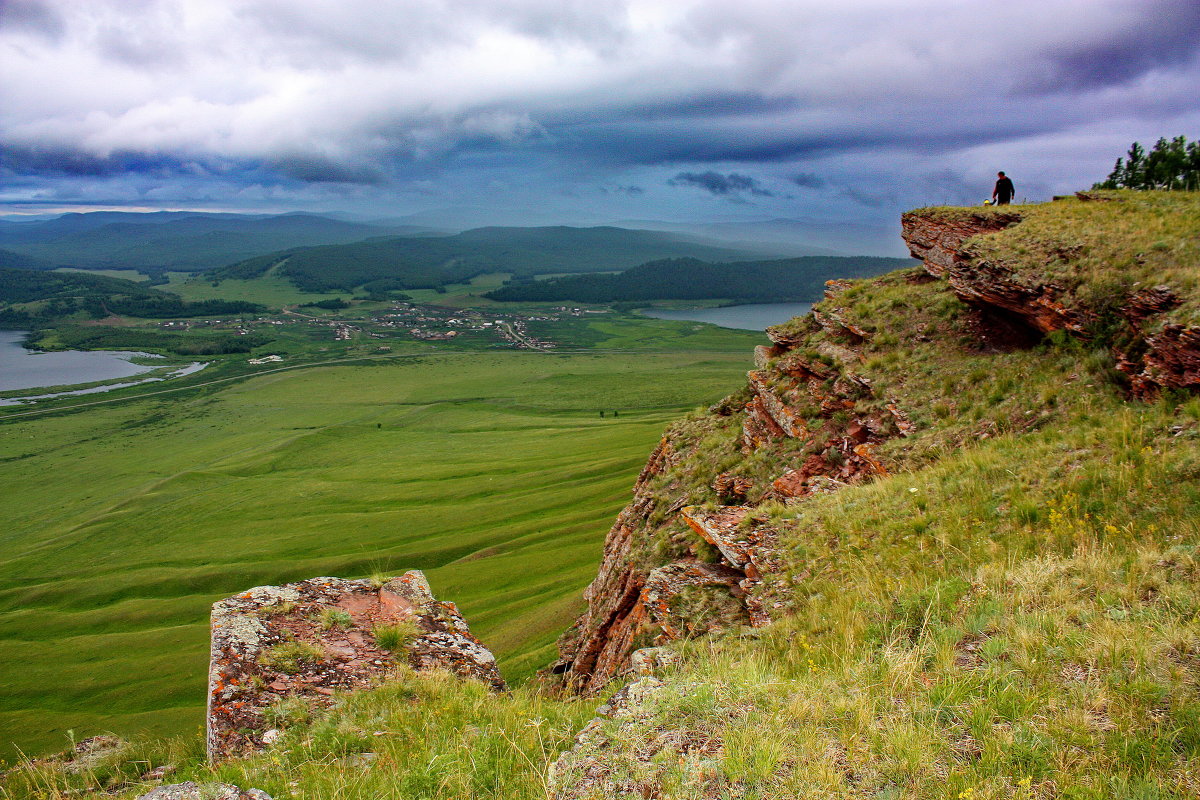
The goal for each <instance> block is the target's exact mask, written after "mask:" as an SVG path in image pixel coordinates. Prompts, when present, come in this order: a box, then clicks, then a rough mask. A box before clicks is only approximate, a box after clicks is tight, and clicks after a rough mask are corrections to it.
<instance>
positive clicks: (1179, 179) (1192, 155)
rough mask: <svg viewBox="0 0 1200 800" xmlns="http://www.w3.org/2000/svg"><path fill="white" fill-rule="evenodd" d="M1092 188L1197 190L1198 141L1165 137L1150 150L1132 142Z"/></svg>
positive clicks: (1199, 186) (1199, 181)
mask: <svg viewBox="0 0 1200 800" xmlns="http://www.w3.org/2000/svg"><path fill="white" fill-rule="evenodd" d="M1092 188H1093V189H1174V190H1181V189H1182V190H1190V191H1196V190H1200V141H1196V142H1188V140H1187V137H1186V136H1176V137H1175V138H1174V139H1169V140H1168V139H1166V138H1165V137H1164V138H1161V139H1159V140H1158V141H1157V142H1155V143H1154V147H1153V148H1151V150H1150V152H1146V149H1145V148H1144V147H1142V145H1141V144H1139V143H1138V142H1134V143H1133V144H1132V145H1131V146H1130V148H1129V152H1127V153H1126V154H1125V157H1124V158H1118V159H1117V163H1116V166H1115V167H1113V171H1112V172H1111V173H1110V174H1109V176H1108V178H1107V179H1105V180H1104V181H1103V182H1101V183H1097V184H1095V185H1094V186H1093V187H1092Z"/></svg>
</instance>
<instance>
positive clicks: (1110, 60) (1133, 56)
mask: <svg viewBox="0 0 1200 800" xmlns="http://www.w3.org/2000/svg"><path fill="white" fill-rule="evenodd" d="M1139 12H1140V13H1139V14H1138V18H1137V19H1136V20H1133V21H1132V23H1131V24H1130V25H1128V26H1127V27H1125V28H1123V29H1120V30H1115V31H1105V32H1104V34H1105V36H1104V38H1103V39H1100V40H1097V39H1095V38H1093V39H1091V40H1085V41H1082V42H1072V43H1071V44H1069V45H1066V46H1063V47H1060V48H1055V49H1052V50H1051V51H1050V52H1049V53H1048V54H1047V56H1048V58H1047V61H1048V65H1047V69H1046V70H1045V71H1044V72H1042V73H1041V74H1036V73H1035V74H1034V75H1033V76H1031V77H1030V78H1029V80H1028V82H1027V83H1026V85H1025V87H1024V88H1025V89H1026V91H1029V92H1033V93H1042V92H1064V91H1067V92H1071V91H1081V90H1094V89H1102V88H1105V87H1108V86H1117V85H1120V84H1124V83H1128V82H1129V81H1132V80H1136V79H1137V78H1139V77H1141V76H1142V75H1144V74H1146V73H1147V72H1150V71H1152V70H1156V69H1162V68H1169V67H1175V66H1181V65H1185V64H1187V63H1189V62H1192V61H1194V60H1195V59H1196V57H1197V55H1198V54H1200V2H1197V0H1153V1H1148V2H1145V3H1144V5H1143V6H1142V7H1141V8H1140V9H1139Z"/></svg>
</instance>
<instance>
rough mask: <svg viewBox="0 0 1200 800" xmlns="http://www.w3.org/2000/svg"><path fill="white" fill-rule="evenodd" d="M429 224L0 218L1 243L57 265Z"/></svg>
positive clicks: (171, 263) (215, 263)
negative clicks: (5, 221)
mask: <svg viewBox="0 0 1200 800" xmlns="http://www.w3.org/2000/svg"><path fill="white" fill-rule="evenodd" d="M423 230H424V229H422V228H419V227H417V226H402V225H391V226H380V225H367V224H363V223H358V222H347V221H345V220H340V219H332V218H329V217H321V216H316V215H313V214H281V215H274V216H262V215H245V214H207V213H192V212H168V211H163V212H157V213H145V214H141V213H123V212H93V213H87V214H64V215H62V216H60V217H57V218H55V219H50V220H41V221H36V222H7V223H0V247H3V248H6V249H9V250H12V251H15V252H19V253H21V254H24V255H27V256H31V257H33V258H36V259H39V260H41V261H43V262H46V263H48V264H50V265H52V266H55V267H59V266H70V267H82V268H88V269H112V268H116V269H137V270H143V271H160V272H161V271H163V270H178V271H195V270H204V269H212V268H214V267H219V266H221V265H223V264H228V263H230V262H233V261H238V260H241V259H244V258H249V257H251V256H254V255H259V254H261V253H268V252H271V251H272V250H279V249H281V248H285V247H296V246H303V245H313V244H333V243H341V242H353V241H359V240H361V239H366V238H368V237H370V236H385V235H395V234H401V233H419V232H421V231H423Z"/></svg>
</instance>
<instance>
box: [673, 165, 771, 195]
mask: <svg viewBox="0 0 1200 800" xmlns="http://www.w3.org/2000/svg"><path fill="white" fill-rule="evenodd" d="M667 184H668V185H670V186H698V187H700V188H701V189H703V190H705V191H706V192H708V193H710V194H715V195H719V196H722V197H729V196H740V195H742V194H745V193H747V192H749V193H750V194H752V195H755V196H757V197H774V196H775V195H774V193H773V192H769V191H767V190H766V189H764V188H762V186H761V185H760V184H759V183H758V181H756V180H755V179H754V178H751V177H750V176H748V175H738V174H737V173H736V172H731V173H729V174H728V175H722V174H721V173H719V172H713V171H711V170H710V171H708V172H681V173H679V174H678V175H676V176H675V177H674V178H671V180H669V181H667Z"/></svg>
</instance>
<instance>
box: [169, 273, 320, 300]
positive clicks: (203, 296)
mask: <svg viewBox="0 0 1200 800" xmlns="http://www.w3.org/2000/svg"><path fill="white" fill-rule="evenodd" d="M168 277H169V278H170V282H169V283H167V285H165V286H163V287H161V288H162V289H164V290H166V291H168V292H174V293H175V294H177V295H179V296H180V297H182V298H183V299H184V300H185V301H187V302H189V303H191V302H196V301H198V300H229V299H231V298H232V299H237V300H245V301H246V302H248V303H261V304H262V305H264V306H266V307H267V308H282V307H283V306H285V305H298V304H300V303H311V302H313V301H315V300H328V299H329V298H330V297H332V296H333V295H329V294H319V293H316V292H305V291H301V290H300V289H297V288H296V287H295V286H294V285H292V283H291V282H289V281H288V280H287V278H284V277H282V276H279V275H275V274H268V275H265V276H263V277H261V278H255V279H254V280H252V281H242V280H236V279H227V280H224V281H221V282H220V284H218V285H217V286H213V285H212V281H210V280H207V279H205V278H203V277H200V276H198V275H196V274H195V273H191V272H170V273H168Z"/></svg>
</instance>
